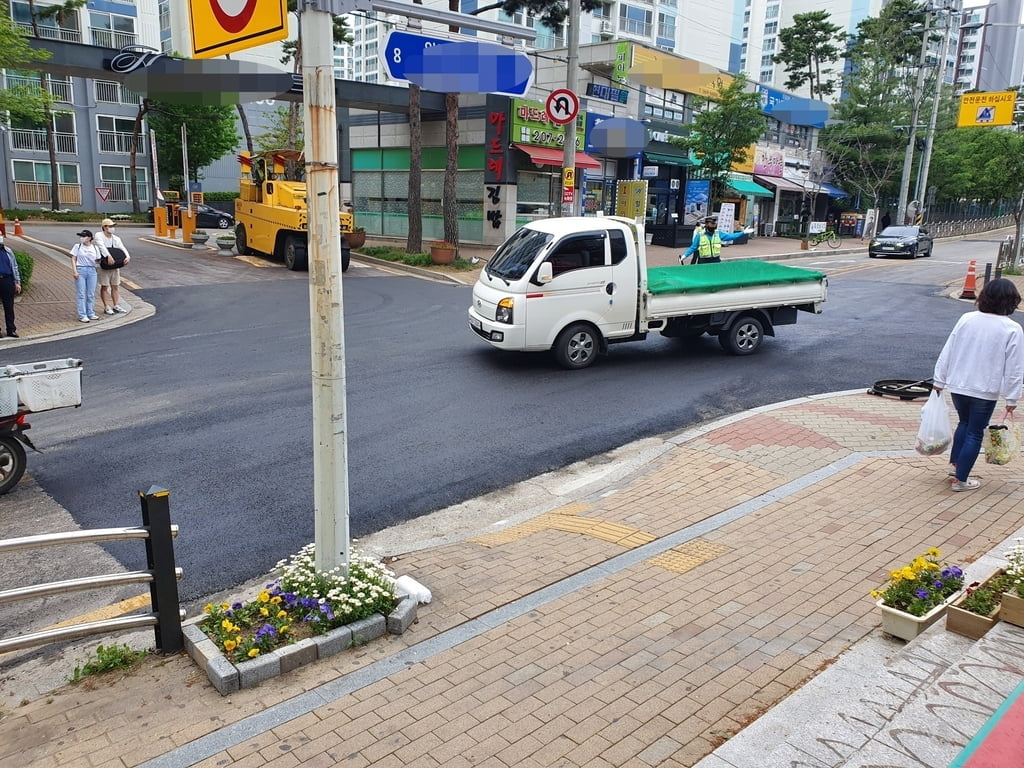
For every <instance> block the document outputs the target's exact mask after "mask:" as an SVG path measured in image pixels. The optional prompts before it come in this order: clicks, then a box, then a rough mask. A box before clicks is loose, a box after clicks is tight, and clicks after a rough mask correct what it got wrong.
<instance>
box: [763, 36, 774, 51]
mask: <svg viewBox="0 0 1024 768" xmlns="http://www.w3.org/2000/svg"><path fill="white" fill-rule="evenodd" d="M762 48H763V50H766V51H774V50H775V38H774V37H766V38H765V39H764V43H763V44H762Z"/></svg>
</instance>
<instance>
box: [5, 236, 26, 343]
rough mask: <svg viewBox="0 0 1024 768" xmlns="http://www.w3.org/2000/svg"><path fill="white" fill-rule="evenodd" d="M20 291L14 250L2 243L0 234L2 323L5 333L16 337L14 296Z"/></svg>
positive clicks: (19, 275)
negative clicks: (4, 324) (4, 326)
mask: <svg viewBox="0 0 1024 768" xmlns="http://www.w3.org/2000/svg"><path fill="white" fill-rule="evenodd" d="M19 293H21V274H20V273H19V272H18V260H17V259H16V258H14V251H12V250H11V249H10V248H8V247H7V246H6V245H5V244H4V238H3V235H0V302H2V303H3V305H4V323H6V325H7V335H8V336H9V337H10V338H12V339H16V338H18V329H17V327H16V326H15V325H14V297H15V296H16V295H17V294H19Z"/></svg>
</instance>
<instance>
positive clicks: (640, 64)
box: [629, 46, 732, 99]
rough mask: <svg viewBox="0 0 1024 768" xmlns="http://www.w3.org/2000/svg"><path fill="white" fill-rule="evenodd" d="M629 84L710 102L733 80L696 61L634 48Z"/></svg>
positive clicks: (717, 70)
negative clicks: (698, 97) (691, 96)
mask: <svg viewBox="0 0 1024 768" xmlns="http://www.w3.org/2000/svg"><path fill="white" fill-rule="evenodd" d="M629 81H630V82H631V83H639V84H640V85H648V86H652V87H654V88H663V89H665V90H667V91H680V92H682V93H694V94H697V95H698V96H704V97H706V98H709V99H711V98H717V97H718V89H719V88H720V87H725V86H727V85H729V83H731V82H732V76H731V75H729V74H728V73H726V72H723V71H721V70H720V69H718V68H717V67H713V66H711V65H710V64H705V63H703V62H700V61H697V60H695V59H688V58H686V57H684V56H676V55H674V54H670V53H662V52H661V51H654V50H651V49H650V48H643V47H641V46H634V47H633V66H632V67H630V69H629Z"/></svg>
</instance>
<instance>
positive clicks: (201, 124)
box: [149, 101, 238, 191]
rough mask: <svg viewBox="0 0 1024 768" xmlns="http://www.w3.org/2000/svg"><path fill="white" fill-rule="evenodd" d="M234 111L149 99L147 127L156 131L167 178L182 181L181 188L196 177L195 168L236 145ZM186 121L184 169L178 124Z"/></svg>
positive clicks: (196, 170) (209, 105) (204, 165)
mask: <svg viewBox="0 0 1024 768" xmlns="http://www.w3.org/2000/svg"><path fill="white" fill-rule="evenodd" d="M234 112H235V110H234V107H231V106H228V105H224V106H221V105H212V104H171V103H167V102H158V101H152V102H150V111H149V126H150V128H152V129H153V130H154V131H156V135H157V139H158V141H157V152H158V160H159V163H160V167H161V169H167V174H168V177H173V176H177V177H178V178H179V179H183V180H184V183H183V186H184V188H185V189H184V190H183V191H187V190H188V183H189V182H190V181H198V180H199V169H201V168H205V167H206V166H208V165H209V164H210V163H212V162H213V161H214V160H218V159H219V158H221V157H223V156H224V155H226V154H228V153H229V152H232V151H234V149H235V147H237V146H238V134H237V133H236V131H235V116H234ZM186 124H187V138H188V168H187V169H183V168H182V159H183V158H182V152H181V126H182V125H186Z"/></svg>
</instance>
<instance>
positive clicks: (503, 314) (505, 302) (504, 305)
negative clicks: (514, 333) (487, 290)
mask: <svg viewBox="0 0 1024 768" xmlns="http://www.w3.org/2000/svg"><path fill="white" fill-rule="evenodd" d="M514 303H515V302H514V301H513V300H512V298H511V297H509V296H506V297H505V298H504V299H502V300H501V301H499V302H498V308H497V309H496V310H495V311H494V322H496V323H506V324H507V325H512V305H513V304H514Z"/></svg>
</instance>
